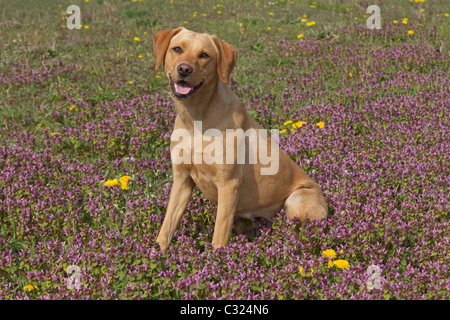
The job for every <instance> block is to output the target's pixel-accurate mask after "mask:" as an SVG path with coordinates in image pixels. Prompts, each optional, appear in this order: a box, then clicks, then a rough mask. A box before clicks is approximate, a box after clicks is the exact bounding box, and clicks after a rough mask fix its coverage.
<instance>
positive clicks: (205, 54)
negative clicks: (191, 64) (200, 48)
mask: <svg viewBox="0 0 450 320" xmlns="http://www.w3.org/2000/svg"><path fill="white" fill-rule="evenodd" d="M199 57H200V59H206V58H208V57H209V56H208V54H207V53H206V52H202V53H201V54H200V56H199Z"/></svg>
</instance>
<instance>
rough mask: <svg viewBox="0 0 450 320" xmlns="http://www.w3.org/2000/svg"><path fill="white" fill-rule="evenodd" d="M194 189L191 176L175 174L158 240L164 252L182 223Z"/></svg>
mask: <svg viewBox="0 0 450 320" xmlns="http://www.w3.org/2000/svg"><path fill="white" fill-rule="evenodd" d="M193 189H194V182H193V181H192V178H191V177H190V176H189V175H186V174H181V173H175V172H174V180H173V185H172V189H171V190H170V197H169V204H168V205H167V211H166V216H165V218H164V222H163V224H162V227H161V230H160V231H159V234H158V238H157V240H156V241H157V242H158V243H159V246H160V248H161V250H162V251H163V252H164V251H165V250H166V249H167V247H168V246H169V243H170V240H171V239H172V236H173V234H174V232H175V229H176V228H177V227H178V224H179V223H180V220H181V217H182V216H183V213H184V211H185V210H186V206H187V204H188V202H189V199H190V197H191V194H192V190H193Z"/></svg>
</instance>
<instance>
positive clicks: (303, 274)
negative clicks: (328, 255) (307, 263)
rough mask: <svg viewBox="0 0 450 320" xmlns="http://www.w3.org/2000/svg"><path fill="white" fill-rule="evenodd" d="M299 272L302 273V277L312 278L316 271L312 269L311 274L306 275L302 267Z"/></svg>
mask: <svg viewBox="0 0 450 320" xmlns="http://www.w3.org/2000/svg"><path fill="white" fill-rule="evenodd" d="M298 272H300V275H301V276H302V277H312V275H313V273H314V269H312V268H311V271H310V274H305V273H304V272H303V267H300V268H299V269H298Z"/></svg>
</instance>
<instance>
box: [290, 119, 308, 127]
mask: <svg viewBox="0 0 450 320" xmlns="http://www.w3.org/2000/svg"><path fill="white" fill-rule="evenodd" d="M305 123H306V121H297V122H296V123H294V124H292V128H301V127H302V125H304V124H305Z"/></svg>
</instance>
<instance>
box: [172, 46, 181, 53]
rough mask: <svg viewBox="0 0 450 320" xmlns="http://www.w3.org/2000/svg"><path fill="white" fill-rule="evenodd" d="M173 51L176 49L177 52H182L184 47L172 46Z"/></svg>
mask: <svg viewBox="0 0 450 320" xmlns="http://www.w3.org/2000/svg"><path fill="white" fill-rule="evenodd" d="M172 50H173V51H175V52H176V53H182V52H183V49H181V48H180V47H174V48H172Z"/></svg>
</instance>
